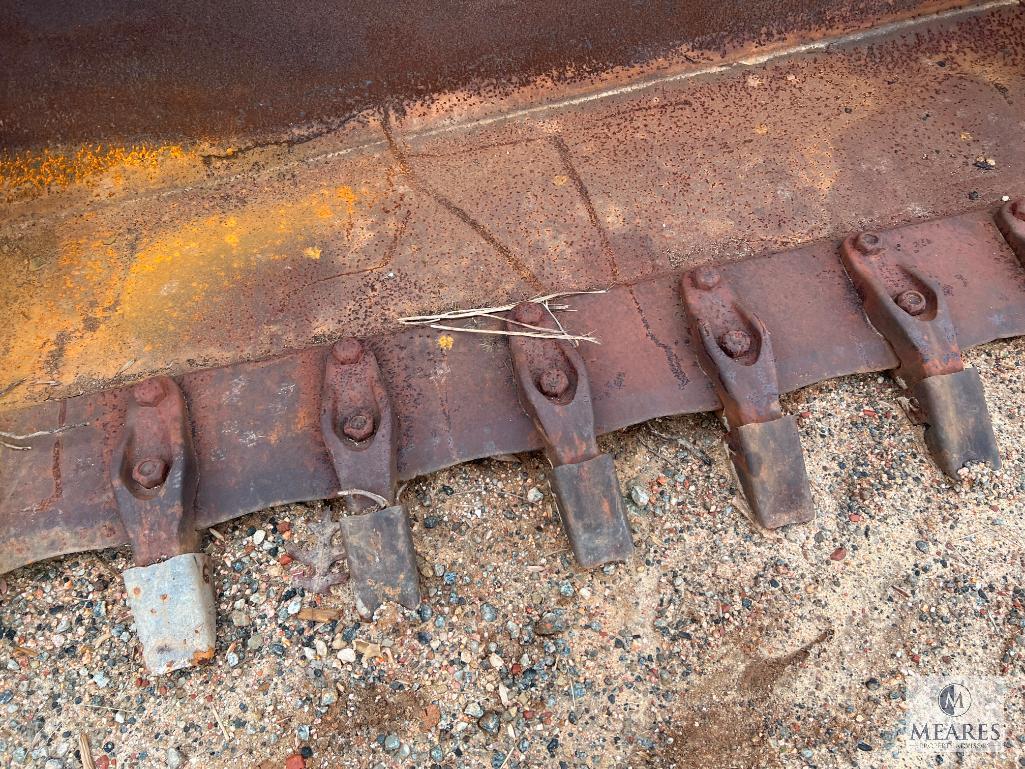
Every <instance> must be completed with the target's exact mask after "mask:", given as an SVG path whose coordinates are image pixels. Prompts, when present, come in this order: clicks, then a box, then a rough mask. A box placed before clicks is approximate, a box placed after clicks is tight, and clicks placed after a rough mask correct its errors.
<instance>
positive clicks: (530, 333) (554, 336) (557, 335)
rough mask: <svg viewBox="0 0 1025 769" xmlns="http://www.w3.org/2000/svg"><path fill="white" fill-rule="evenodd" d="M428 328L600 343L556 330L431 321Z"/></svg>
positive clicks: (592, 338)
mask: <svg viewBox="0 0 1025 769" xmlns="http://www.w3.org/2000/svg"><path fill="white" fill-rule="evenodd" d="M430 328H435V329H438V330H439V331H462V332H464V333H467V334H490V335H492V336H529V337H533V338H535V339H562V340H564V341H566V342H572V341H573V340H574V339H577V340H579V341H581V342H592V343H594V344H601V342H599V341H598V340H597V339H595V338H594V337H593V336H587V335H584V336H574V335H573V334H560V333H558V332H552V333H551V334H540V333H536V332H533V331H500V330H497V329H494V330H492V329H486V328H460V327H459V326H445V325H442V324H441V323H431V324H430Z"/></svg>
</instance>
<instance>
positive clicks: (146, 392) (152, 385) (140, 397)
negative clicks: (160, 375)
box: [132, 379, 167, 406]
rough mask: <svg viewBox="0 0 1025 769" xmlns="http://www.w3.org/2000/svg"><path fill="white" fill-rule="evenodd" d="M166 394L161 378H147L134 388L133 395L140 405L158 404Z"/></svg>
mask: <svg viewBox="0 0 1025 769" xmlns="http://www.w3.org/2000/svg"><path fill="white" fill-rule="evenodd" d="M166 395H167V390H165V389H164V383H163V382H161V381H160V380H159V379H147V380H146V381H145V382H139V384H137V385H135V387H133V388H132V397H134V398H135V402H136V403H138V404H139V405H140V406H156V405H157V404H158V403H160V401H162V400H163V399H164V397H165V396H166Z"/></svg>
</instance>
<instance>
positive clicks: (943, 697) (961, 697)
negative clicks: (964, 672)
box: [937, 684, 972, 718]
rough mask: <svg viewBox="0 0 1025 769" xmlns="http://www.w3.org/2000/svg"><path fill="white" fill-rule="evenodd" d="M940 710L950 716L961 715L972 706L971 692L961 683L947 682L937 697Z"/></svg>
mask: <svg viewBox="0 0 1025 769" xmlns="http://www.w3.org/2000/svg"><path fill="white" fill-rule="evenodd" d="M937 700H938V704H939V706H940V710H941V711H943V714H944V715H947V716H950V717H951V718H957V717H958V716H963V715H964V714H965V713H967V712H968V711H969V709H971V707H972V693H971V692H969V691H968V689H967V688H966V687H964V686H962V685H961V684H948V685H947V686H944V687H943V689H941V690H940V696H939V697H938V698H937Z"/></svg>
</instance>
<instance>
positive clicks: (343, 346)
mask: <svg viewBox="0 0 1025 769" xmlns="http://www.w3.org/2000/svg"><path fill="white" fill-rule="evenodd" d="M331 354H332V355H334V356H335V360H336V361H338V362H339V363H344V364H350V363H359V361H360V358H362V357H363V345H362V344H361V343H360V341H359V340H358V339H351V338H348V339H339V340H338V341H337V342H335V343H334V344H333V345H331Z"/></svg>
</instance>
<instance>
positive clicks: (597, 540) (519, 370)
mask: <svg viewBox="0 0 1025 769" xmlns="http://www.w3.org/2000/svg"><path fill="white" fill-rule="evenodd" d="M546 316H547V317H546ZM556 324H557V321H556V319H555V316H554V315H553V314H552V313H551V311H549V310H546V309H544V305H542V304H539V303H537V302H521V303H520V304H518V305H516V307H515V308H514V309H513V311H512V318H510V319H509V320H507V321H506V330H507V331H509V332H510V333H512V334H523V333H534V334H537V333H541V334H545V333H554V332H557V331H558V330H559V329H558V326H557V325H556ZM509 349H510V353H511V357H512V368H513V373H514V376H515V379H516V385H517V391H518V393H519V397H520V402H521V403H522V404H523V410H524V411H525V412H526V413H527V414H528V415H529V416H530V419H531V421H532V422H533V423H534V428H535V430H536V432H537V434H538V435H540V436H541V440H542V441H543V442H544V449H545V454H546V456H547V457H548V461H549V462H551V463H552V468H553V470H552V490H553V491H554V492H555V497H556V500H557V501H558V507H559V515H560V517H561V519H562V526H563V528H564V529H565V530H566V536H568V537H569V541H570V545H572V547H573V553H574V555H575V556H576V559H577V561H578V562H579V563H580V565H581V566H585V567H592V566H600V565H602V564H605V563H610V562H613V561H624V560H626V559H627V558H629V556H630V553H632V552H633V540H631V538H630V527H629V525H628V524H627V522H626V513H625V512H624V510H623V497H622V494H621V493H620V491H619V480H618V479H617V478H616V468H615V466H614V465H613V463H612V458H611V457H609V456H607V455H604V454H600V453H599V452H598V441H597V439H596V438H595V434H594V406H593V404H592V401H591V385H590V381H589V379H588V375H587V366H586V364H585V363H584V358H583V356H582V355H581V354H580V352H579V351H578V350H577V348H576V347H574V345H573V344H572V343H570V342H567V341H565V340H556V339H546V338H538V337H531V336H510V337H509ZM627 363H628V362H627Z"/></svg>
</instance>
